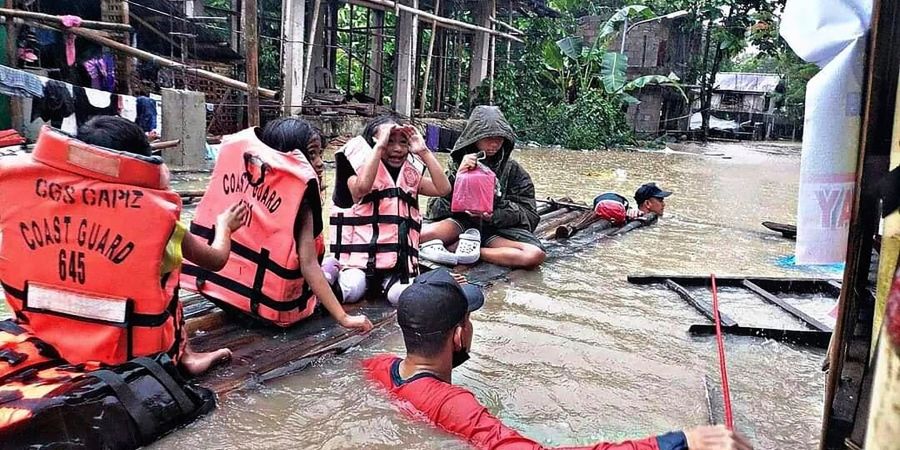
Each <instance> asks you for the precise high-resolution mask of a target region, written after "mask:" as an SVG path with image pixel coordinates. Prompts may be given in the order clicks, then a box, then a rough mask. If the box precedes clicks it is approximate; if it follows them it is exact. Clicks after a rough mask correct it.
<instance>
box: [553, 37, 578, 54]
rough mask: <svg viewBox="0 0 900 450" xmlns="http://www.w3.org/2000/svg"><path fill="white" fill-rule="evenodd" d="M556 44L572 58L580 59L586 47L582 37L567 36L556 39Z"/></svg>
mask: <svg viewBox="0 0 900 450" xmlns="http://www.w3.org/2000/svg"><path fill="white" fill-rule="evenodd" d="M556 46H557V47H559V50H560V51H561V52H562V53H563V54H564V55H566V56H568V57H569V58H572V59H578V57H579V56H581V51H582V49H583V48H584V41H583V40H582V39H581V38H580V37H572V36H570V37H567V38H563V39H560V40H558V41H556Z"/></svg>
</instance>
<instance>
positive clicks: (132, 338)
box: [0, 128, 181, 364]
mask: <svg viewBox="0 0 900 450" xmlns="http://www.w3.org/2000/svg"><path fill="white" fill-rule="evenodd" d="M168 179H169V176H168V170H167V169H166V166H165V165H164V164H163V163H162V160H161V159H159V158H158V157H150V158H146V157H140V156H135V155H131V154H126V153H121V152H116V151H112V150H106V149H101V148H96V147H91V146H89V145H87V144H85V143H83V142H80V141H78V140H76V139H74V138H72V137H70V136H68V135H65V134H63V133H61V132H58V131H55V130H52V129H50V128H44V129H43V130H42V131H41V135H40V137H39V138H38V142H37V146H36V147H35V149H34V153H33V154H31V155H20V156H15V157H7V158H2V161H0V227H2V228H0V235H2V236H3V239H2V240H0V277H2V283H3V290H4V291H5V294H6V300H7V302H8V303H9V306H10V308H11V309H12V311H13V312H14V313H15V314H16V316H17V317H18V318H19V321H20V323H21V324H22V325H23V326H24V327H25V328H27V329H28V330H29V331H31V332H33V333H34V334H35V335H36V336H37V337H39V338H40V339H42V340H43V341H45V342H47V343H48V344H50V345H52V346H53V347H54V348H56V349H57V351H59V353H60V355H61V356H62V358H63V359H65V360H66V361H68V362H69V363H72V364H78V363H82V362H86V361H97V362H101V363H105V364H120V363H122V362H125V361H127V360H128V359H130V358H133V357H135V356H144V355H152V354H155V353H159V352H172V353H174V352H175V351H177V347H178V346H177V345H176V340H177V337H178V335H179V329H178V327H179V326H180V325H179V323H180V317H178V316H179V315H180V311H181V310H180V308H179V302H178V298H177V287H178V275H179V273H178V270H179V269H178V267H175V268H174V269H173V270H172V271H171V272H168V273H165V274H164V273H163V261H164V253H165V249H166V245H167V243H168V242H169V239H170V238H171V237H172V235H173V232H174V231H175V225H176V221H177V220H178V218H179V215H180V213H181V199H180V198H179V196H178V194H176V193H175V192H173V191H171V190H169V189H168Z"/></svg>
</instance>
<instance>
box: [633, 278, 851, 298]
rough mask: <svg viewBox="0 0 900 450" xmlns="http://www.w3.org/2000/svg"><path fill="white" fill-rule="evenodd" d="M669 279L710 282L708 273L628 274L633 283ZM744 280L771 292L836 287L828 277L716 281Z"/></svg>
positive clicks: (726, 282) (732, 282) (724, 282)
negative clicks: (830, 283)
mask: <svg viewBox="0 0 900 450" xmlns="http://www.w3.org/2000/svg"><path fill="white" fill-rule="evenodd" d="M667 279H670V280H672V281H675V282H676V283H678V284H680V285H682V286H687V287H698V286H709V284H710V282H709V276H708V275H705V276H703V275H681V274H658V275H657V274H654V275H629V276H628V282H629V283H632V284H661V283H665V281H666V280H667ZM744 280H750V281H752V282H753V283H756V284H757V285H759V286H762V287H763V288H765V289H766V290H768V291H770V292H796V293H827V294H829V295H830V294H831V293H832V292H833V290H834V287H833V286H831V285H829V282H831V281H832V280H829V279H827V278H782V277H739V276H716V283H717V284H718V285H719V286H720V287H743V283H744Z"/></svg>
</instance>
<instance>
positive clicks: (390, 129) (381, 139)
mask: <svg viewBox="0 0 900 450" xmlns="http://www.w3.org/2000/svg"><path fill="white" fill-rule="evenodd" d="M396 128H398V127H397V125H390V126H388V125H382V126H381V127H379V132H378V133H377V134H376V135H375V148H373V150H375V153H377V154H379V155H380V154H381V153H382V152H385V151H387V147H388V144H389V143H390V142H391V135H392V134H394V133H396V131H395V130H396Z"/></svg>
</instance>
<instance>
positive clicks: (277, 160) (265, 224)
mask: <svg viewBox="0 0 900 450" xmlns="http://www.w3.org/2000/svg"><path fill="white" fill-rule="evenodd" d="M304 196H307V197H309V198H308V199H307V201H306V203H305V204H307V205H309V207H310V208H311V211H312V216H313V231H314V235H315V236H319V235H320V234H321V232H322V227H323V226H322V204H321V200H320V198H319V187H318V178H317V177H316V172H315V170H314V169H313V167H312V166H311V165H310V164H309V161H307V160H306V158H304V157H302V156H294V155H289V154H285V153H281V152H278V151H276V150H274V149H272V148H270V147H268V146H267V145H265V144H264V143H263V142H262V141H260V140H259V137H258V136H257V129H256V128H251V129H247V130H244V131H242V132H240V133H238V134H235V135H232V136H228V137H226V138H225V140H224V141H223V143H222V147H221V149H220V150H219V157H218V160H217V161H216V167H215V169H213V174H212V179H211V180H210V182H209V188H208V189H207V191H206V194H205V195H204V196H203V199H202V200H200V204H199V205H198V206H197V212H196V215H195V216H194V221H193V223H192V224H191V228H190V232H191V233H193V234H194V235H196V236H198V237H200V238H201V239H204V240H207V241H209V242H210V243H211V242H212V241H213V239H214V237H215V224H216V217H217V216H218V215H219V214H221V213H222V212H223V211H225V210H226V209H228V208H229V207H231V206H232V205H234V204H235V203H238V202H243V203H245V204H246V205H247V207H248V208H249V210H250V214H249V215H248V219H247V221H246V223H244V226H243V227H241V228H240V229H239V230H237V231H235V232H234V233H232V234H231V256H230V257H229V258H228V262H227V263H226V265H225V268H224V269H222V270H220V271H219V272H211V271H209V270H206V269H203V268H200V267H198V266H196V265H195V264H192V263H190V262H189V261H185V264H184V267H183V269H182V287H184V288H185V289H189V290H194V291H197V292H199V293H200V294H202V295H203V296H205V297H206V298H208V299H210V300H212V301H213V302H216V303H219V304H225V305H226V306H225V307H226V308H231V309H237V310H240V311H242V312H245V313H247V314H250V315H251V316H254V317H256V318H259V319H262V320H264V321H266V322H270V323H273V324H276V325H279V326H289V325H293V324H295V323H297V322H298V321H300V320H302V319H305V318H307V317H309V316H310V315H311V314H312V313H313V311H314V309H315V306H316V297H315V296H314V295H313V293H312V290H311V289H310V287H309V285H308V284H307V283H306V281H305V280H304V279H303V274H302V273H301V271H300V257H299V255H298V253H297V241H296V236H297V234H298V232H299V230H300V220H301V218H302V217H301V216H300V206H301V202H303V199H304Z"/></svg>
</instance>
